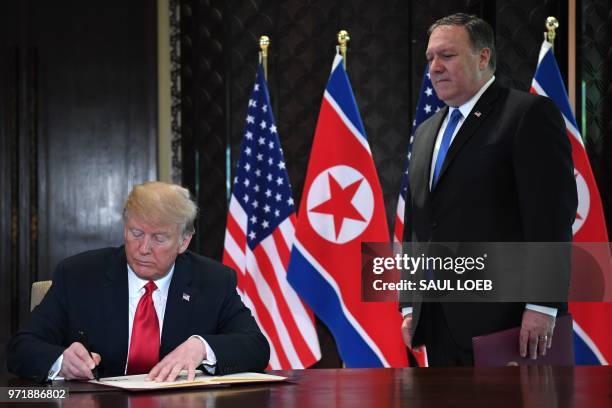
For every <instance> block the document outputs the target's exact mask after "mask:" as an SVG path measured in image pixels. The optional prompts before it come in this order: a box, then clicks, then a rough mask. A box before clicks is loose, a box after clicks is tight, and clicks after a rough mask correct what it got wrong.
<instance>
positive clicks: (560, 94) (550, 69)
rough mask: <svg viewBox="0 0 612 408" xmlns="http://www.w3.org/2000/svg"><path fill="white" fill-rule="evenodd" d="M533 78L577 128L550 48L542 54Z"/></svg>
mask: <svg viewBox="0 0 612 408" xmlns="http://www.w3.org/2000/svg"><path fill="white" fill-rule="evenodd" d="M535 79H536V80H537V81H538V83H539V84H540V86H541V87H542V89H543V90H544V92H546V95H548V97H549V98H550V99H552V100H553V101H555V103H556V104H557V107H558V108H559V110H560V111H561V112H563V115H565V117H566V119H567V120H569V121H570V123H572V124H573V125H574V127H575V128H576V129H578V125H577V124H576V119H574V114H573V113H572V109H571V108H570V105H569V100H568V99H567V91H566V90H565V85H564V83H563V78H561V73H560V72H559V67H558V66H557V63H556V61H555V56H554V55H553V53H552V50H548V52H547V53H546V54H544V58H542V61H541V62H540V64H539V66H538V68H537V70H536V73H535ZM559 84H561V86H559Z"/></svg>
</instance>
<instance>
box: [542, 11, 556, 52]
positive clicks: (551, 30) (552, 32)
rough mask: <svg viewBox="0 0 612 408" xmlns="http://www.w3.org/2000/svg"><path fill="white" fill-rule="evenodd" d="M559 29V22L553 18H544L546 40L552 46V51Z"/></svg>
mask: <svg viewBox="0 0 612 408" xmlns="http://www.w3.org/2000/svg"><path fill="white" fill-rule="evenodd" d="M557 28H559V21H558V20H557V19H556V18H554V17H547V18H546V31H548V33H545V37H546V40H547V41H548V42H549V43H550V44H551V45H552V48H553V50H554V49H555V37H556V35H557V33H556V30H557Z"/></svg>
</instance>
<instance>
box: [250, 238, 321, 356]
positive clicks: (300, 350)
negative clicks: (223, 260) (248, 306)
mask: <svg viewBox="0 0 612 408" xmlns="http://www.w3.org/2000/svg"><path fill="white" fill-rule="evenodd" d="M276 252H277V251H276V247H275V246H274V241H273V240H272V239H270V237H268V238H266V239H265V240H263V241H262V243H261V245H260V246H258V247H257V248H256V249H255V251H254V253H255V256H256V257H257V259H258V264H259V265H261V266H262V268H261V270H262V271H266V272H265V273H262V275H263V277H264V279H266V281H267V282H268V283H269V285H270V289H271V291H272V293H273V294H274V298H273V299H274V302H275V303H276V307H277V308H278V313H279V314H280V315H281V316H282V319H283V322H284V323H285V325H284V327H283V328H282V331H284V332H286V333H287V335H288V337H287V338H288V340H289V341H288V342H287V343H289V344H291V346H292V348H293V349H294V350H295V351H294V352H292V353H288V354H290V355H292V354H296V355H298V354H299V355H301V356H304V358H305V361H309V360H311V359H313V358H314V355H313V354H312V353H311V350H310V348H309V347H308V346H306V342H305V341H304V337H303V333H302V332H301V331H300V329H299V326H298V325H297V324H296V322H295V319H294V316H295V315H294V313H295V312H297V311H298V308H300V306H301V305H300V302H295V301H294V302H292V303H293V304H291V305H289V304H288V303H289V302H290V300H289V297H290V295H289V290H290V291H291V292H293V289H292V288H282V287H281V285H282V283H281V282H282V281H283V280H284V281H285V282H286V274H287V273H286V270H285V269H284V267H283V266H282V265H281V264H280V262H279V261H278V259H279V258H278V254H277V253H276ZM285 285H287V284H286V283H285ZM287 286H288V285H287ZM283 294H284V296H283ZM268 300H272V299H270V298H268ZM291 300H295V299H291ZM279 331H280V330H279ZM302 366H303V364H302Z"/></svg>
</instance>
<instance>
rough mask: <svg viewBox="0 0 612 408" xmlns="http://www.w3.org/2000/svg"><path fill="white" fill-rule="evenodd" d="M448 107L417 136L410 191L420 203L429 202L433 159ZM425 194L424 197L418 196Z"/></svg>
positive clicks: (437, 114) (413, 149)
mask: <svg viewBox="0 0 612 408" xmlns="http://www.w3.org/2000/svg"><path fill="white" fill-rule="evenodd" d="M447 112H448V107H445V108H444V109H441V110H440V112H438V113H436V114H435V115H434V116H432V117H431V119H430V120H429V121H428V122H427V125H426V126H427V128H426V129H423V130H422V131H421V132H418V133H417V134H416V135H415V139H414V144H413V148H412V159H411V161H410V170H409V172H408V174H409V177H410V187H411V188H410V191H411V193H412V194H413V195H412V197H413V198H414V199H416V200H418V201H419V202H426V201H428V200H429V178H430V175H431V159H432V156H433V150H434V146H435V144H436V138H437V136H438V132H439V131H440V126H442V122H443V121H444V118H445V117H446V113H447ZM420 194H424V196H418V195H420Z"/></svg>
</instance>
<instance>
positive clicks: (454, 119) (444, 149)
mask: <svg viewBox="0 0 612 408" xmlns="http://www.w3.org/2000/svg"><path fill="white" fill-rule="evenodd" d="M462 117H463V115H462V114H461V111H460V110H459V109H454V110H453V113H451V117H450V119H449V120H448V124H447V125H446V129H444V134H443V135H442V143H440V149H439V150H438V157H437V159H436V167H434V174H433V180H432V181H431V189H432V190H433V189H434V187H435V186H436V183H437V182H438V177H440V171H441V170H442V165H443V164H444V159H445V158H446V153H448V148H449V147H450V143H451V138H452V137H453V133H455V128H457V124H458V123H459V121H460V120H461V118H462Z"/></svg>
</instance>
